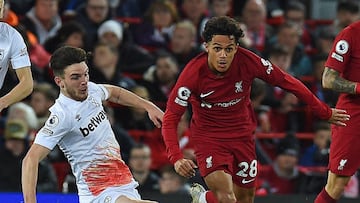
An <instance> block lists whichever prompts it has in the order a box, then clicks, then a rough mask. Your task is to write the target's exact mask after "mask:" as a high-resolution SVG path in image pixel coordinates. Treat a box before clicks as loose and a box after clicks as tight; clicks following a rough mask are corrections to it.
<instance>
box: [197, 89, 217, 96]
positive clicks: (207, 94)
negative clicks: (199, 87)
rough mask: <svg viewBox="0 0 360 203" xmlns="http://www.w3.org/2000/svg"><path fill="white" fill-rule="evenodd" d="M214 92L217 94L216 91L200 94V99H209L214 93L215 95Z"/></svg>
mask: <svg viewBox="0 0 360 203" xmlns="http://www.w3.org/2000/svg"><path fill="white" fill-rule="evenodd" d="M214 92H215V91H214V90H213V91H211V92H208V93H201V94H200V98H204V97H207V96H209V95H210V94H212V93H214Z"/></svg>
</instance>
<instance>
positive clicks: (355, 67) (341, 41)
mask: <svg viewBox="0 0 360 203" xmlns="http://www.w3.org/2000/svg"><path fill="white" fill-rule="evenodd" d="M359 33H360V21H359V22H356V23H353V24H351V25H350V26H348V27H346V28H345V29H344V30H342V31H341V32H340V33H339V34H338V36H337V37H336V38H335V41H334V45H333V47H332V50H331V52H330V54H329V57H328V59H327V61H326V63H325V66H326V67H329V68H332V69H334V70H336V71H338V72H339V73H341V77H343V78H344V79H346V80H350V81H353V82H360V38H359V36H357V35H358V34H359ZM359 104H360V95H354V94H346V93H342V94H340V97H339V99H338V103H337V105H336V106H337V108H340V109H349V108H359Z"/></svg>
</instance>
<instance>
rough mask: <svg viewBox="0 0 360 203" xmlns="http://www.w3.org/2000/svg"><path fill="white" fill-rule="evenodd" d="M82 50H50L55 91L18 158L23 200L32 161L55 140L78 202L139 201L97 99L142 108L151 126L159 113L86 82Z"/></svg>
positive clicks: (28, 194)
mask: <svg viewBox="0 0 360 203" xmlns="http://www.w3.org/2000/svg"><path fill="white" fill-rule="evenodd" d="M85 61H86V52H85V51H84V50H82V49H80V48H74V47H69V46H64V47H62V48H59V49H58V50H56V51H55V52H54V54H53V55H52V57H51V59H50V66H51V68H52V70H53V72H54V75H55V78H54V80H55V83H56V84H57V85H58V86H59V87H60V95H59V97H58V99H57V100H56V102H55V104H54V105H53V106H52V107H51V108H50V112H51V114H50V116H49V118H48V120H47V121H46V123H45V125H44V126H43V127H42V128H41V129H40V130H39V132H38V134H37V135H36V137H35V141H34V144H33V145H32V146H31V148H30V150H29V151H28V153H27V155H26V156H25V158H24V160H23V167H22V189H23V195H24V200H25V203H34V202H36V197H35V194H36V191H35V188H36V187H35V186H36V182H37V174H38V163H39V161H41V160H42V159H43V158H44V157H45V156H46V155H47V154H48V153H49V152H50V151H51V150H52V149H53V148H54V146H55V145H56V144H58V145H59V147H60V149H61V150H62V151H63V152H64V154H65V156H66V157H67V159H68V161H69V163H70V165H71V168H72V172H73V174H74V176H75V178H76V183H77V188H78V191H79V199H80V203H88V202H94V203H100V202H101V203H103V202H109V203H135V202H136V203H141V202H143V203H145V202H148V203H150V202H153V201H144V200H140V195H139V194H138V192H137V190H136V189H135V188H136V187H137V185H138V183H137V182H136V181H135V180H134V179H133V176H132V174H131V172H130V170H129V168H128V166H127V165H126V164H125V162H124V161H123V160H122V158H121V156H120V147H119V144H118V143H117V141H116V139H115V136H114V133H113V131H112V129H111V125H110V122H109V119H108V117H107V116H106V112H105V111H104V108H103V105H102V101H104V100H108V101H110V102H114V103H118V104H122V105H126V106H132V107H136V108H144V109H145V110H146V111H147V112H148V115H149V118H150V119H151V120H152V121H153V123H154V124H155V125H156V126H157V127H161V121H162V117H163V112H162V111H161V110H160V109H159V108H158V107H157V106H155V105H154V104H153V103H151V102H149V101H148V100H144V99H142V98H140V97H138V96H136V95H135V94H133V93H131V92H129V91H127V90H125V89H123V88H120V87H117V86H112V85H105V84H104V85H100V84H95V83H92V82H89V68H88V66H87V65H86V62H85Z"/></svg>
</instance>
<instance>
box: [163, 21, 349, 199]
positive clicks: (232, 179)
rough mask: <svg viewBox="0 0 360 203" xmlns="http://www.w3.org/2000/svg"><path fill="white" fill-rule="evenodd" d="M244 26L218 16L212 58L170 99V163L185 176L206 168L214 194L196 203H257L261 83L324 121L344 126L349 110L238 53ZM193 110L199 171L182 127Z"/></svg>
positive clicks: (166, 130) (211, 27)
mask: <svg viewBox="0 0 360 203" xmlns="http://www.w3.org/2000/svg"><path fill="white" fill-rule="evenodd" d="M242 36H243V32H242V30H241V29H240V27H239V23H238V22H237V21H235V20H234V19H232V18H229V17H213V18H211V19H210V20H209V21H208V22H207V24H206V26H205V29H204V32H203V39H204V41H205V52H204V53H201V54H200V55H198V56H197V57H195V58H194V59H193V60H191V61H190V62H189V63H188V64H187V65H186V67H185V69H184V70H183V72H182V73H181V74H180V76H179V79H178V81H177V83H176V85H175V87H174V89H173V91H172V92H171V94H170V97H169V100H168V103H167V108H166V112H165V115H164V120H163V128H162V133H163V136H164V141H165V144H166V147H167V151H168V156H169V158H170V161H171V162H172V163H173V164H174V165H175V169H176V171H177V172H178V173H179V174H181V175H182V176H185V177H191V176H193V175H194V174H195V169H196V168H197V167H199V169H200V173H201V175H202V176H203V177H204V179H205V182H206V185H207V186H208V187H209V189H210V192H204V190H203V188H201V187H200V185H195V187H193V188H192V191H191V192H192V195H193V202H208V203H209V202H222V203H223V202H226V203H235V202H241V203H251V202H253V201H254V190H255V178H256V176H257V160H256V155H255V142H254V131H255V127H256V121H255V115H254V111H253V108H252V106H251V103H250V87H251V84H252V82H253V80H254V79H255V78H260V79H262V80H264V81H266V82H268V83H270V84H272V85H276V86H279V87H281V88H283V89H285V90H287V91H289V92H291V93H293V94H295V95H296V96H297V97H298V98H299V99H301V100H303V101H304V102H306V103H307V104H308V105H309V106H310V107H311V109H312V111H313V112H314V113H316V114H317V115H318V116H319V117H320V118H321V119H326V120H328V121H329V122H331V123H334V124H337V125H341V126H343V125H345V121H347V120H348V119H349V116H348V115H347V114H346V112H345V111H343V110H339V109H330V108H329V107H328V106H327V105H326V104H324V103H322V102H321V101H320V100H319V99H318V98H316V97H315V96H314V95H313V94H312V93H311V92H310V91H309V90H308V89H307V88H306V87H305V86H304V85H303V84H302V83H301V82H300V81H298V80H297V79H295V78H294V77H292V76H290V75H289V74H287V73H285V72H283V71H282V70H281V69H280V68H279V67H277V66H276V65H273V64H271V63H270V61H268V60H266V59H263V58H260V57H259V56H257V55H255V54H254V53H252V52H250V51H248V50H246V49H244V48H241V47H239V45H238V43H239V40H240V38H241V37H242ZM189 105H191V108H192V112H193V115H192V121H191V127H190V129H191V138H190V139H191V141H192V142H193V144H194V146H195V154H196V160H197V165H195V163H194V162H193V161H192V160H189V159H185V158H184V157H183V155H182V153H181V151H180V149H179V143H178V140H177V138H178V137H177V134H176V129H177V124H178V122H179V120H180V118H181V115H182V114H183V113H184V112H185V110H186V109H187V107H188V106H189Z"/></svg>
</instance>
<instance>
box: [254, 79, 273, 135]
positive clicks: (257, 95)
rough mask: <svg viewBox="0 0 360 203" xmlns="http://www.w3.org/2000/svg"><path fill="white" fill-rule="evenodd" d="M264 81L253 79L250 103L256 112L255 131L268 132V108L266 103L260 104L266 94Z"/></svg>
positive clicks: (269, 125) (269, 126)
mask: <svg viewBox="0 0 360 203" xmlns="http://www.w3.org/2000/svg"><path fill="white" fill-rule="evenodd" d="M266 87H267V85H266V83H265V82H264V81H262V80H260V79H255V80H254V82H253V83H252V85H251V93H250V100H251V105H252V107H253V108H254V111H255V113H256V120H257V124H258V126H257V129H256V131H257V132H262V133H268V132H270V131H271V124H270V118H269V111H270V108H269V106H267V105H262V101H263V100H264V98H265V96H266Z"/></svg>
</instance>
